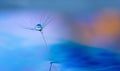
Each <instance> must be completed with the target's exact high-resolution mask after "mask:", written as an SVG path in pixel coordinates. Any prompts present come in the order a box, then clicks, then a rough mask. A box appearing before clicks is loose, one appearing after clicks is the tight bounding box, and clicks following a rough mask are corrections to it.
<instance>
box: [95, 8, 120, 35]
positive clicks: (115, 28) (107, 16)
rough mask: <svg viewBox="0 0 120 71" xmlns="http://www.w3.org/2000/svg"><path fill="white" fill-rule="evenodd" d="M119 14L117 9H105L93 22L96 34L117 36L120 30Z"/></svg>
mask: <svg viewBox="0 0 120 71" xmlns="http://www.w3.org/2000/svg"><path fill="white" fill-rule="evenodd" d="M119 19H120V18H119V14H118V13H117V12H115V11H113V10H112V11H111V10H110V11H109V10H108V11H103V12H102V14H101V15H100V16H99V17H98V18H97V20H95V22H94V23H93V24H94V25H93V29H94V34H95V35H96V36H97V35H101V36H108V37H109V36H110V37H112V36H113V37H114V36H117V35H118V33H119V31H120V20H119Z"/></svg>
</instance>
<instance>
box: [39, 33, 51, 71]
mask: <svg viewBox="0 0 120 71" xmlns="http://www.w3.org/2000/svg"><path fill="white" fill-rule="evenodd" d="M40 32H41V35H42V38H43V40H44V42H45V46H46V48H47V51H49V47H48V44H47V41H46V39H45V36H44V34H43V32H42V31H40ZM50 61H51V60H50ZM52 64H53V62H50V68H49V71H51V70H52Z"/></svg>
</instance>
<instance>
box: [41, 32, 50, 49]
mask: <svg viewBox="0 0 120 71" xmlns="http://www.w3.org/2000/svg"><path fill="white" fill-rule="evenodd" d="M40 32H41V35H42V38H43V41H44V43H45V46H46V48H47V50H48V51H49V47H48V44H47V41H46V39H45V36H44V34H43V32H42V31H40Z"/></svg>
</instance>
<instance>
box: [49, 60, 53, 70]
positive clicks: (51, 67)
mask: <svg viewBox="0 0 120 71" xmlns="http://www.w3.org/2000/svg"><path fill="white" fill-rule="evenodd" d="M52 65H53V63H52V62H50V68H49V71H51V70H52Z"/></svg>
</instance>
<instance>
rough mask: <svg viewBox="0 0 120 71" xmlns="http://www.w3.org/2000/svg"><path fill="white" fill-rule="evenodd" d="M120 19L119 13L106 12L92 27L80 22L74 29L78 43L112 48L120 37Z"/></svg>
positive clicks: (96, 19) (102, 12)
mask: <svg viewBox="0 0 120 71" xmlns="http://www.w3.org/2000/svg"><path fill="white" fill-rule="evenodd" d="M119 17H120V16H119V13H118V11H115V10H104V11H101V12H99V13H98V15H97V16H96V17H95V18H94V20H93V21H92V23H91V24H90V25H88V24H86V23H84V22H78V23H79V24H78V25H75V28H74V29H75V31H76V33H75V34H77V35H75V36H76V37H75V39H76V41H77V42H80V43H83V44H85V45H89V46H95V47H101V48H108V49H109V48H111V47H109V46H110V45H111V44H113V45H114V44H115V42H117V41H116V39H118V38H119V35H120V32H119V31H120V20H119V19H120V18H119ZM96 45H97V46H96ZM101 45H103V46H104V45H105V47H103V46H101Z"/></svg>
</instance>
